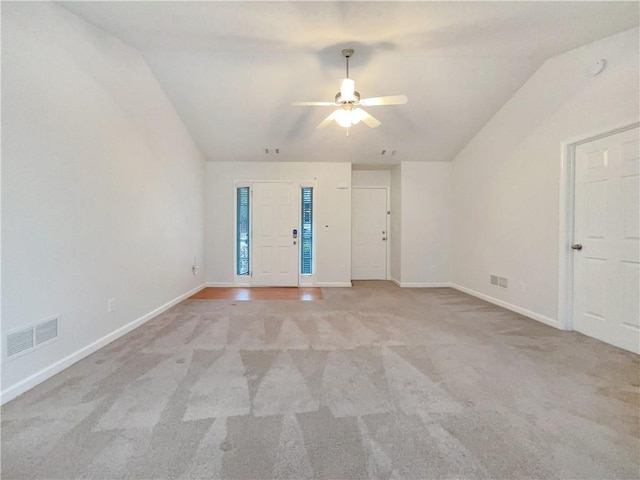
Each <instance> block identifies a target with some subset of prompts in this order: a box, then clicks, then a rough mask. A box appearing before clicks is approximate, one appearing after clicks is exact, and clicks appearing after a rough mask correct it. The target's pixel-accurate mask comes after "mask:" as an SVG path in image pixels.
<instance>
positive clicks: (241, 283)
mask: <svg viewBox="0 0 640 480" xmlns="http://www.w3.org/2000/svg"><path fill="white" fill-rule="evenodd" d="M254 183H296V184H298V186H299V188H300V189H302V188H303V187H311V188H313V210H314V212H313V216H312V223H313V227H312V228H313V231H314V237H313V273H312V274H311V275H302V274H301V273H300V264H299V263H298V287H312V286H315V284H316V278H317V276H316V265H317V263H316V258H317V256H316V248H317V243H318V242H317V238H318V237H317V228H316V223H317V222H316V217H317V214H316V212H317V205H318V202H317V198H318V188H317V187H318V182H317V180H316V179H315V178H314V179H313V180H300V179H299V178H296V179H268V180H234V182H233V191H232V193H233V197H232V198H233V204H232V205H233V228H232V229H231V231H232V232H231V234H232V236H233V237H232V238H233V260H232V268H233V284H229V285H230V286H234V287H251V286H253V275H251V273H252V271H253V268H252V267H253V266H252V264H251V262H252V261H253V184H254ZM240 187H249V195H250V199H249V225H250V227H249V228H250V230H249V231H250V236H249V238H250V239H251V240H250V242H249V275H238V274H237V271H236V259H237V257H238V251H237V242H236V226H237V224H238V209H237V205H236V190H237V189H238V188H240ZM299 203H300V196H299V195H298V204H299ZM301 220H302V219H301V218H300V205H298V231H300V222H301ZM299 261H300V242H298V262H299Z"/></svg>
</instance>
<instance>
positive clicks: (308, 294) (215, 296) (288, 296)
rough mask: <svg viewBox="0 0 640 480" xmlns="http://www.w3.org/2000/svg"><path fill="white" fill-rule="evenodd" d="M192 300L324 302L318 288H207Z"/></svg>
mask: <svg viewBox="0 0 640 480" xmlns="http://www.w3.org/2000/svg"><path fill="white" fill-rule="evenodd" d="M190 298H191V300H322V289H320V288H318V287H253V288H252V287H207V288H205V289H203V290H200V291H199V292H198V293H196V294H195V295H193V296H191V297H190Z"/></svg>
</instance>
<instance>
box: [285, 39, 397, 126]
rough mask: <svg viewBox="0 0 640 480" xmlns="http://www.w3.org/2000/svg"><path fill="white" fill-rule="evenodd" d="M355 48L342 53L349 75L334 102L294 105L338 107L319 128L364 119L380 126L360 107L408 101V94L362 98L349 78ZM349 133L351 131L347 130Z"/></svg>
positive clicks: (350, 124)
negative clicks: (333, 122) (350, 60)
mask: <svg viewBox="0 0 640 480" xmlns="http://www.w3.org/2000/svg"><path fill="white" fill-rule="evenodd" d="M353 52H354V50H353V49H352V48H345V49H344V50H342V55H343V56H344V57H345V59H346V64H347V76H346V78H343V79H342V80H340V91H339V92H338V93H336V98H335V101H333V102H294V103H293V105H300V106H304V107H306V106H313V107H338V108H337V109H336V110H335V111H334V112H333V113H331V114H330V115H329V116H328V117H327V118H325V119H324V120H323V121H322V122H320V124H319V125H318V127H317V128H324V127H326V126H327V125H329V124H330V123H331V122H332V121H334V120H335V121H336V123H337V124H338V125H340V126H341V127H344V128H347V129H348V128H349V127H351V126H352V125H355V124H357V123H359V122H360V121H362V123H364V124H365V125H367V126H368V127H370V128H375V127H378V126H380V121H378V120H377V119H376V118H374V117H373V116H371V115H369V114H368V113H367V112H365V111H364V110H363V109H362V108H360V107H374V106H378V105H403V104H405V103H407V101H408V99H407V96H406V95H391V96H387V97H371V98H360V92H357V91H356V89H355V86H356V84H355V81H354V80H352V79H351V78H349V58H351V56H353ZM347 135H349V131H348V130H347Z"/></svg>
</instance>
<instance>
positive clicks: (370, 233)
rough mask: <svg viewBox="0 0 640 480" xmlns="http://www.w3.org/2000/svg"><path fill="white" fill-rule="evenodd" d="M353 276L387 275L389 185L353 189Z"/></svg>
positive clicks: (375, 278) (383, 278)
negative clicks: (386, 186) (387, 187)
mask: <svg viewBox="0 0 640 480" xmlns="http://www.w3.org/2000/svg"><path fill="white" fill-rule="evenodd" d="M351 194H352V197H351V209H352V210H351V212H352V213H351V278H352V279H353V280H386V278H387V243H388V242H387V239H388V233H389V232H388V230H387V189H386V188H356V187H353V188H352V189H351Z"/></svg>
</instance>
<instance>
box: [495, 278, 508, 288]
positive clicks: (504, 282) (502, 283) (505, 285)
mask: <svg viewBox="0 0 640 480" xmlns="http://www.w3.org/2000/svg"><path fill="white" fill-rule="evenodd" d="M498 281H499V283H500V287H502V288H508V287H509V279H508V278H507V277H499V278H498Z"/></svg>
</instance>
